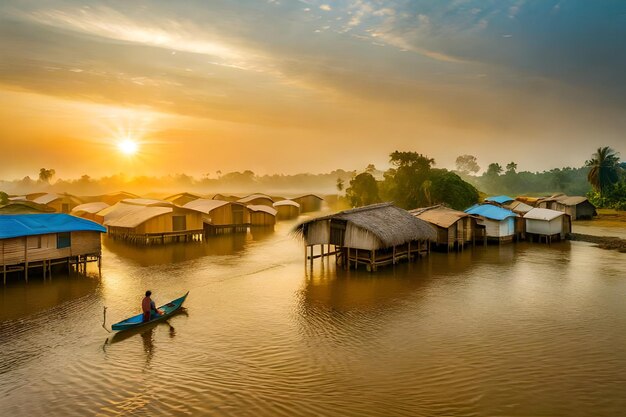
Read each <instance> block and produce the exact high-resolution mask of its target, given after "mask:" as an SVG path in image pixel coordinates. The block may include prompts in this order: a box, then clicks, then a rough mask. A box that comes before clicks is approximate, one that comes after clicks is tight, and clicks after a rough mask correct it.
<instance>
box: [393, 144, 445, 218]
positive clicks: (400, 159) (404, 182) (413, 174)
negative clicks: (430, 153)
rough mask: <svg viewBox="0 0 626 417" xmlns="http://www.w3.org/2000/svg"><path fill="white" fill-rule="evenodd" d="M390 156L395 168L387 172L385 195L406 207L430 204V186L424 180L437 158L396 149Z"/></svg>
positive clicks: (426, 178)
mask: <svg viewBox="0 0 626 417" xmlns="http://www.w3.org/2000/svg"><path fill="white" fill-rule="evenodd" d="M389 156H390V159H389V161H390V162H391V165H393V166H394V167H395V168H391V169H389V170H388V171H387V172H385V180H384V182H385V184H384V186H383V189H384V191H385V192H384V193H383V194H384V195H385V197H386V198H388V199H390V200H392V201H393V202H394V203H395V204H396V205H398V206H399V207H402V208H405V209H412V208H416V207H423V206H425V205H428V195H427V192H428V187H427V184H426V185H424V181H426V180H428V179H429V175H430V167H431V165H433V164H434V163H435V160H434V159H431V158H428V157H426V156H424V155H422V154H419V153H417V152H398V151H395V152H393V153H391V154H390V155H389Z"/></svg>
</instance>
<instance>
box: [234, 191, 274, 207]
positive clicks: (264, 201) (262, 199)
mask: <svg viewBox="0 0 626 417" xmlns="http://www.w3.org/2000/svg"><path fill="white" fill-rule="evenodd" d="M237 202H238V203H243V204H245V205H252V206H267V207H272V206H273V204H274V200H273V199H272V197H270V196H269V195H265V194H250V195H248V196H246V197H244V198H240V199H239V200H237Z"/></svg>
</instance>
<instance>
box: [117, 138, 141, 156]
mask: <svg viewBox="0 0 626 417" xmlns="http://www.w3.org/2000/svg"><path fill="white" fill-rule="evenodd" d="M117 147H118V149H119V150H120V152H122V153H123V154H124V155H128V156H132V155H134V154H136V153H137V150H138V149H139V144H138V143H137V142H136V141H134V140H132V139H124V140H121V141H120V142H118V143H117Z"/></svg>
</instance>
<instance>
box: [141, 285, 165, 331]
mask: <svg viewBox="0 0 626 417" xmlns="http://www.w3.org/2000/svg"><path fill="white" fill-rule="evenodd" d="M151 295H152V291H150V290H148V291H146V296H145V298H144V299H143V300H142V301H141V311H143V322H144V323H145V322H147V321H150V318H151V316H152V315H159V316H160V315H162V314H163V312H162V311H161V310H157V308H156V306H155V304H154V301H152V299H151V298H150V296H151Z"/></svg>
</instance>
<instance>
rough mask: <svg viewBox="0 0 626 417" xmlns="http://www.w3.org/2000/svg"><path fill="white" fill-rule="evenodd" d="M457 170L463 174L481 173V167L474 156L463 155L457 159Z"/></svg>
mask: <svg viewBox="0 0 626 417" xmlns="http://www.w3.org/2000/svg"><path fill="white" fill-rule="evenodd" d="M456 169H457V171H459V172H461V173H462V174H465V175H469V174H470V173H474V174H476V173H477V172H478V171H480V166H479V165H478V162H477V160H476V157H475V156H474V155H461V156H459V157H457V158H456Z"/></svg>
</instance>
